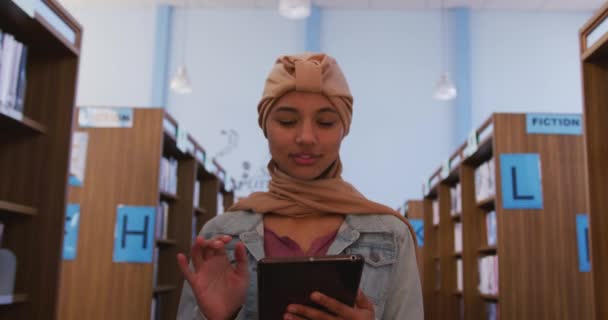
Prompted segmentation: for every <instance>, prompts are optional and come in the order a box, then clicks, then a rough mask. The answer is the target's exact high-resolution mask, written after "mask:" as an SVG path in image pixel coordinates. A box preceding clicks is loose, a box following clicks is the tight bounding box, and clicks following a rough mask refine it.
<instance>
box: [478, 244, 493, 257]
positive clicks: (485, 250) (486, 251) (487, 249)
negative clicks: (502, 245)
mask: <svg viewBox="0 0 608 320" xmlns="http://www.w3.org/2000/svg"><path fill="white" fill-rule="evenodd" d="M477 251H478V252H479V254H481V255H485V256H487V255H492V254H496V252H497V249H496V246H487V247H481V248H479V250H477Z"/></svg>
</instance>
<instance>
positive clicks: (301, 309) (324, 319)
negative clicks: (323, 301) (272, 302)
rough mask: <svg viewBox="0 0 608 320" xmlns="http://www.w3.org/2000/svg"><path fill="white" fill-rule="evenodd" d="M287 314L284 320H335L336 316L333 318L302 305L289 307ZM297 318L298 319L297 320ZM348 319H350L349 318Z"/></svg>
mask: <svg viewBox="0 0 608 320" xmlns="http://www.w3.org/2000/svg"><path fill="white" fill-rule="evenodd" d="M287 312H288V313H286V314H285V316H284V319H288V318H289V317H290V316H292V317H293V318H292V319H311V320H335V319H337V318H336V317H334V316H331V315H329V314H327V313H325V312H323V311H321V310H318V309H315V308H311V307H308V306H304V305H300V304H290V305H289V306H287ZM296 317H297V318H296ZM347 319H348V318H347Z"/></svg>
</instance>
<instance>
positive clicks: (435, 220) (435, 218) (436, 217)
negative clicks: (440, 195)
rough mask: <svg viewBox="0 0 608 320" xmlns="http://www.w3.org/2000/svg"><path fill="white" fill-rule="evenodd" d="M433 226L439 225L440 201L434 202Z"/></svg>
mask: <svg viewBox="0 0 608 320" xmlns="http://www.w3.org/2000/svg"><path fill="white" fill-rule="evenodd" d="M433 225H434V226H436V225H439V201H437V200H435V201H433Z"/></svg>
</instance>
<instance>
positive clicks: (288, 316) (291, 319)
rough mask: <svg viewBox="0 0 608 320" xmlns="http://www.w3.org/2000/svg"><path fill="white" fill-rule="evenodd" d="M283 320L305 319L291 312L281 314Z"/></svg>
mask: <svg viewBox="0 0 608 320" xmlns="http://www.w3.org/2000/svg"><path fill="white" fill-rule="evenodd" d="M283 320H307V319H305V318H302V317H300V316H298V315H295V314H293V313H286V314H284V315H283Z"/></svg>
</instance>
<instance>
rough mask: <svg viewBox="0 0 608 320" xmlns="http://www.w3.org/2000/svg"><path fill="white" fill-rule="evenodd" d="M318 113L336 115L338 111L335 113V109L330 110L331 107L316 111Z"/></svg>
mask: <svg viewBox="0 0 608 320" xmlns="http://www.w3.org/2000/svg"><path fill="white" fill-rule="evenodd" d="M318 112H319V113H321V112H331V113H338V111H336V109H334V108H332V107H324V108H322V109H321V110H319V111H318Z"/></svg>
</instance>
